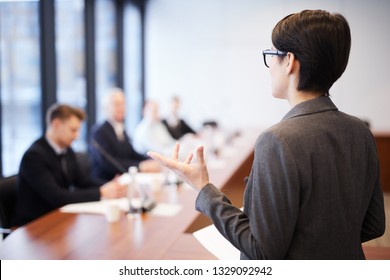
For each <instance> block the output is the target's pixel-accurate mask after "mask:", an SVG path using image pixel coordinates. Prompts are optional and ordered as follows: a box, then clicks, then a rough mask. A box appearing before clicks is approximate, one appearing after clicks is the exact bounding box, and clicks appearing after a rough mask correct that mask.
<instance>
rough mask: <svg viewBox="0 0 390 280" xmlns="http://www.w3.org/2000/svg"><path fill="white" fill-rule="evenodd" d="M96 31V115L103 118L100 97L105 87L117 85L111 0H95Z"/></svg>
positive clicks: (113, 18) (113, 16)
mask: <svg viewBox="0 0 390 280" xmlns="http://www.w3.org/2000/svg"><path fill="white" fill-rule="evenodd" d="M95 32H96V45H95V50H96V59H95V61H96V117H97V121H101V120H103V118H104V112H103V110H102V106H101V105H102V104H101V101H102V98H103V96H104V95H105V94H106V92H107V89H109V88H111V87H115V86H116V85H117V63H116V62H117V30H116V11H115V3H114V1H113V0H97V1H96V7H95Z"/></svg>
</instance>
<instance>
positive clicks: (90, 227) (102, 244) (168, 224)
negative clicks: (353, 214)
mask: <svg viewBox="0 0 390 280" xmlns="http://www.w3.org/2000/svg"><path fill="white" fill-rule="evenodd" d="M258 134H259V131H254V130H253V131H251V132H249V133H245V134H243V135H242V136H241V137H238V138H236V139H235V141H233V144H232V145H231V146H229V147H226V148H224V149H223V150H221V153H220V155H219V157H218V160H217V161H214V163H213V164H210V165H209V173H210V179H211V181H212V182H213V183H214V184H215V185H216V186H218V187H220V188H222V189H223V190H224V191H225V192H227V193H228V194H231V195H232V200H233V201H235V202H237V206H239V207H241V206H242V205H241V203H242V192H243V189H244V182H243V178H244V177H245V176H247V175H249V172H250V168H251V164H252V161H253V147H254V143H255V140H256V136H257V135H258ZM196 196H197V192H196V191H195V190H193V189H191V188H189V187H180V186H179V187H172V186H166V187H162V189H161V191H159V192H158V193H157V194H156V196H155V199H156V201H157V202H164V203H172V204H179V205H180V206H181V210H180V211H179V212H178V213H177V214H176V215H174V216H171V217H163V216H154V215H150V214H143V215H141V216H140V217H138V218H134V217H128V215H126V214H125V213H122V214H121V217H120V220H119V221H118V222H114V223H109V222H108V221H107V220H106V217H105V216H104V215H99V214H80V213H79V214H74V213H64V212H61V211H60V210H59V209H58V210H55V211H53V212H51V213H49V214H47V215H45V216H43V217H41V218H39V219H37V220H35V221H33V222H31V223H29V224H27V225H25V226H23V227H20V228H18V229H16V230H15V231H14V232H13V233H12V234H10V235H9V236H8V237H7V238H6V239H5V240H4V241H3V244H2V245H1V246H0V259H2V260H4V259H75V260H77V259H92V260H94V259H105V260H109V259H139V260H145V259H216V257H215V256H214V255H212V254H211V253H209V252H208V251H207V250H206V249H205V248H204V247H203V246H202V245H201V244H200V243H199V242H198V241H197V240H196V239H195V237H194V236H193V235H192V232H193V231H195V230H198V229H200V228H202V227H203V226H205V225H208V224H210V222H209V221H208V220H207V218H205V217H204V216H203V215H201V214H200V213H199V212H197V211H196V210H195V199H196Z"/></svg>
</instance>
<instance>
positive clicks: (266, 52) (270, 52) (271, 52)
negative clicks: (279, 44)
mask: <svg viewBox="0 0 390 280" xmlns="http://www.w3.org/2000/svg"><path fill="white" fill-rule="evenodd" d="M274 55H277V56H285V55H287V53H286V52H282V51H278V50H271V49H267V50H264V51H263V58H264V64H265V66H267V68H269V61H267V59H268V58H267V57H273V56H274Z"/></svg>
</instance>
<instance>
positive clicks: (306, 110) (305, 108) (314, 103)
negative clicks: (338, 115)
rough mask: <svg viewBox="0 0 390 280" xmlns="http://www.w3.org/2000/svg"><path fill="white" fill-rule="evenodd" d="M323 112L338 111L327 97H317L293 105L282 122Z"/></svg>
mask: <svg viewBox="0 0 390 280" xmlns="http://www.w3.org/2000/svg"><path fill="white" fill-rule="evenodd" d="M325 111H338V108H337V107H336V105H334V103H333V102H332V100H331V99H330V98H329V97H327V96H321V97H317V98H314V99H311V100H308V101H304V102H302V103H299V104H297V105H295V106H294V107H293V108H292V109H291V110H290V111H289V112H288V113H287V114H286V115H285V116H284V117H283V119H282V120H287V119H292V118H295V117H298V116H304V115H311V114H316V113H321V112H325Z"/></svg>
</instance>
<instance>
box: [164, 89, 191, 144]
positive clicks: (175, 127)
mask: <svg viewBox="0 0 390 280" xmlns="http://www.w3.org/2000/svg"><path fill="white" fill-rule="evenodd" d="M171 106H172V107H171V113H170V115H169V116H168V117H167V118H166V119H164V120H162V123H163V124H164V125H165V126H166V127H167V129H168V131H169V133H170V134H171V136H172V137H173V138H175V139H180V138H181V137H183V136H184V135H185V134H187V133H193V134H195V133H196V132H195V131H194V130H193V129H192V128H191V127H190V126H189V125H188V124H187V123H186V122H185V121H184V120H183V119H181V118H180V116H179V110H180V98H179V97H177V96H174V97H172V100H171Z"/></svg>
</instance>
